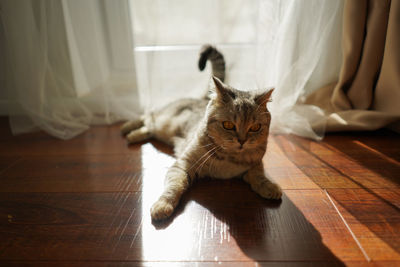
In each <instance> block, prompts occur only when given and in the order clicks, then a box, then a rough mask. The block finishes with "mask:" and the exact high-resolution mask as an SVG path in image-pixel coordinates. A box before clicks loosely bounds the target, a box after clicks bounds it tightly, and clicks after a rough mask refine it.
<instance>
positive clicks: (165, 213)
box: [150, 198, 174, 221]
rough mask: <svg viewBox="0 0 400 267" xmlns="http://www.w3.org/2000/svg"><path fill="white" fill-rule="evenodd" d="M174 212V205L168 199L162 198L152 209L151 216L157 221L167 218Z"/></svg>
mask: <svg viewBox="0 0 400 267" xmlns="http://www.w3.org/2000/svg"><path fill="white" fill-rule="evenodd" d="M173 212H174V206H173V205H172V204H171V203H170V202H168V201H167V200H165V199H163V198H160V199H159V200H157V201H156V202H155V203H154V204H153V206H152V207H151V209H150V214H151V218H152V219H153V220H155V221H158V220H162V219H166V218H168V217H170V216H171V214H172V213H173Z"/></svg>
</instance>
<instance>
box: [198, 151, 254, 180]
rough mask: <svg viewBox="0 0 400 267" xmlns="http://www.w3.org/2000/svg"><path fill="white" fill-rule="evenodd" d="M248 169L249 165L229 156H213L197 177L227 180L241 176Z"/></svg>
mask: <svg viewBox="0 0 400 267" xmlns="http://www.w3.org/2000/svg"><path fill="white" fill-rule="evenodd" d="M249 168H250V165H249V164H246V163H244V162H240V161H237V160H236V159H235V158H234V157H232V156H230V155H216V154H215V155H213V156H212V157H211V158H210V159H209V161H208V162H207V164H205V166H203V168H202V169H201V171H200V172H199V173H198V175H199V176H201V177H204V176H208V177H212V178H219V179H229V178H233V177H237V176H239V175H242V174H243V173H244V172H246V171H248V170H249Z"/></svg>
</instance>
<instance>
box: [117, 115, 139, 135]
mask: <svg viewBox="0 0 400 267" xmlns="http://www.w3.org/2000/svg"><path fill="white" fill-rule="evenodd" d="M143 125H144V119H143V117H140V118H139V119H137V120H132V121H127V122H125V123H124V124H123V125H122V126H121V134H122V135H127V134H128V133H130V132H131V131H133V130H137V129H139V128H141V127H142V126H143Z"/></svg>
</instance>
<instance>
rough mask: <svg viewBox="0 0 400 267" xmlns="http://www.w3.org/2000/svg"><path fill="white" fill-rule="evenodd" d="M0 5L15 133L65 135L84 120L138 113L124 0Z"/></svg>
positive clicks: (19, 0) (9, 0) (12, 0)
mask: <svg viewBox="0 0 400 267" xmlns="http://www.w3.org/2000/svg"><path fill="white" fill-rule="evenodd" d="M0 5H1V6H0V7H1V22H2V32H3V36H2V37H3V41H4V48H5V50H4V51H3V52H4V54H5V65H4V66H5V71H6V75H5V77H6V84H5V86H6V90H7V92H6V94H5V97H6V99H5V101H2V104H3V105H7V109H8V115H9V116H10V124H11V129H12V131H13V132H14V133H23V132H27V131H31V130H34V129H41V130H44V131H46V132H48V133H50V134H52V135H54V136H56V137H59V138H62V139H68V138H71V137H74V136H76V135H78V134H79V133H81V132H83V131H85V130H86V129H88V127H89V125H92V124H102V123H112V122H115V121H118V120H121V119H125V118H127V117H134V116H137V115H138V114H139V113H140V105H138V104H139V103H138V97H137V89H136V88H137V86H136V76H135V69H134V55H133V42H132V31H131V29H132V27H131V19H130V14H129V1H127V0H126V1H125V0H118V1H102V0H85V1H80V0H68V1H65V0H62V1H55V0H54V1H53V0H34V1H29V0H3V1H1V2H0ZM2 90H4V88H2ZM3 109H4V108H3Z"/></svg>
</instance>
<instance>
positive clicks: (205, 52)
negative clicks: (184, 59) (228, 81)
mask: <svg viewBox="0 0 400 267" xmlns="http://www.w3.org/2000/svg"><path fill="white" fill-rule="evenodd" d="M207 60H210V61H211V64H212V65H211V66H212V74H213V75H214V76H215V77H217V78H218V79H220V80H221V81H224V79H225V59H224V56H223V55H222V54H221V53H220V52H219V51H218V50H217V49H216V48H215V47H213V46H211V45H208V44H207V45H204V46H203V47H202V48H201V50H200V58H199V69H200V70H201V71H202V70H204V68H205V67H206V63H207Z"/></svg>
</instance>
